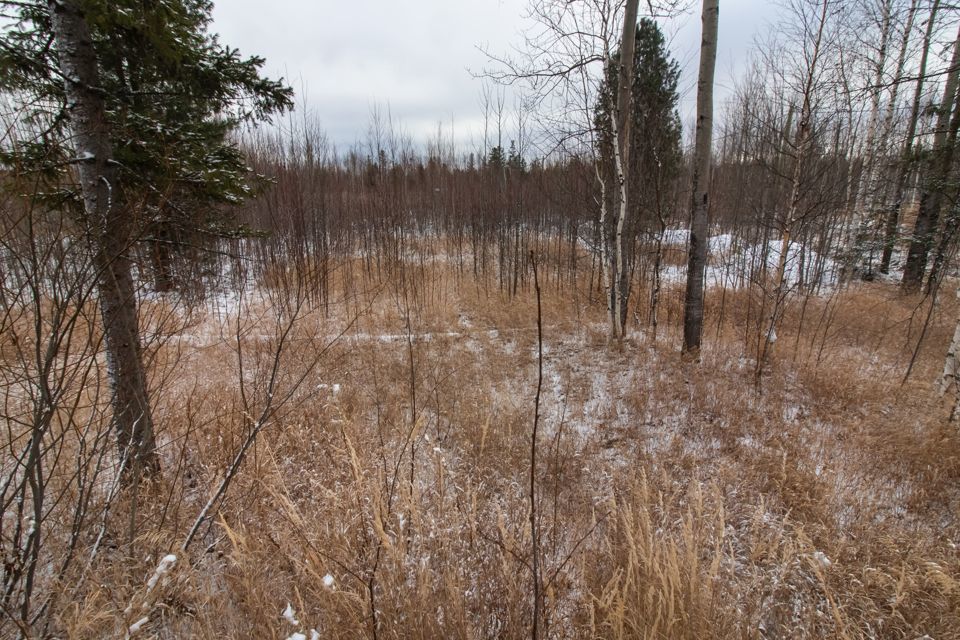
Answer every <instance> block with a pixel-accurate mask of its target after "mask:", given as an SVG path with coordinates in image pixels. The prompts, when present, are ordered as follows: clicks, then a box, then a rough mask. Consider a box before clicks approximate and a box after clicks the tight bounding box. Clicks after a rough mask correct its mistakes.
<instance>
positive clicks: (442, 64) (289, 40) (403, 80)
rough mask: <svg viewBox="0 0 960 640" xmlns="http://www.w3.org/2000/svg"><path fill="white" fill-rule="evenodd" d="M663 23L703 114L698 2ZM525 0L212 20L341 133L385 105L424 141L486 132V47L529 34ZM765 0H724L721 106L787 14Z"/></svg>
mask: <svg viewBox="0 0 960 640" xmlns="http://www.w3.org/2000/svg"><path fill="white" fill-rule="evenodd" d="M695 4H696V5H697V6H695V7H693V8H692V10H691V11H690V12H689V13H687V14H685V15H682V16H679V17H677V18H675V19H673V20H671V21H669V22H668V23H666V24H665V25H664V30H665V32H666V33H667V35H668V37H669V38H670V41H671V49H672V51H673V54H674V56H675V57H676V58H677V59H678V60H679V61H680V63H681V65H682V67H683V76H682V80H681V88H682V90H683V92H684V98H683V102H682V105H681V114H682V116H683V119H684V121H685V122H686V121H688V120H689V119H690V118H691V117H692V113H693V94H694V91H695V86H696V71H697V63H698V55H699V43H700V16H699V2H696V3H695ZM525 7H526V0H392V1H391V0H340V1H330V0H322V1H313V2H311V1H308V0H271V1H270V2H268V3H265V2H263V0H221V1H220V2H217V3H216V6H215V8H214V24H213V27H212V28H213V30H214V31H216V32H218V33H219V34H220V35H221V38H222V41H223V42H224V43H225V44H228V45H230V46H232V47H237V48H239V49H240V51H241V52H242V53H243V54H245V55H252V54H256V55H260V56H263V57H265V58H266V60H267V64H266V72H267V73H268V74H269V75H271V76H283V77H285V78H286V79H287V80H288V81H289V82H291V84H292V85H293V86H294V87H295V88H296V89H297V93H298V100H299V101H300V102H301V103H302V104H305V105H306V106H307V108H309V109H310V111H311V112H313V113H315V114H316V115H317V117H318V118H319V120H320V122H321V124H322V125H323V127H324V129H325V130H326V131H327V133H328V135H329V137H330V139H331V141H333V142H335V143H336V144H337V146H338V147H340V148H345V147H349V146H351V145H352V144H353V143H354V142H357V141H363V139H364V138H365V137H366V132H367V129H368V125H369V121H370V111H371V108H372V107H373V106H374V105H381V106H382V107H384V108H385V107H386V105H388V104H389V108H390V111H391V113H392V115H393V117H394V118H395V119H396V120H397V121H399V122H402V124H403V126H404V128H405V130H406V131H407V132H408V133H409V134H410V135H411V136H413V137H414V138H416V139H418V141H423V140H424V139H425V138H426V137H427V136H429V135H435V133H436V130H437V125H438V123H443V126H444V129H445V135H449V134H450V125H451V121H452V122H453V127H454V130H455V132H456V136H457V138H458V140H459V141H460V142H461V143H469V142H470V141H473V142H474V143H479V141H480V139H481V138H482V116H481V108H480V100H479V93H480V88H481V86H480V81H479V80H477V79H475V78H473V77H472V76H471V75H470V73H469V71H468V69H469V70H474V71H479V70H481V69H483V68H484V67H485V66H488V65H489V63H488V61H487V59H486V57H485V55H484V54H483V53H482V52H481V51H480V50H479V49H478V46H483V47H487V48H489V49H490V50H491V51H498V52H506V51H508V50H509V48H510V47H511V46H512V45H517V44H519V43H520V38H521V36H520V34H521V31H522V29H523V28H524V27H525V26H526V24H527V23H526V22H525V20H524V17H523V16H524V14H525ZM777 11H778V10H777V8H776V5H775V4H774V3H772V2H768V1H766V0H724V1H723V2H721V14H720V30H721V32H720V43H719V55H718V68H717V84H718V88H719V91H718V106H719V102H720V101H722V100H723V98H724V96H725V95H728V91H729V89H730V87H732V85H733V80H734V78H735V76H736V75H737V74H738V73H739V72H740V70H741V69H742V68H743V66H744V64H745V62H746V60H747V56H748V52H749V49H750V46H751V43H752V41H753V39H754V36H755V35H756V34H757V33H758V31H762V30H764V29H765V25H766V24H768V23H769V21H771V20H773V19H774V18H775V17H776V15H777Z"/></svg>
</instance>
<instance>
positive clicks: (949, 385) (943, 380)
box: [938, 287, 960, 422]
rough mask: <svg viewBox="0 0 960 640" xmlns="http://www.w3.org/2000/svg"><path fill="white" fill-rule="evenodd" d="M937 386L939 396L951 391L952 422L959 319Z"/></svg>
mask: <svg viewBox="0 0 960 640" xmlns="http://www.w3.org/2000/svg"><path fill="white" fill-rule="evenodd" d="M957 298H958V299H960V287H958V288H957ZM938 386H939V391H940V395H941V396H943V395H946V393H947V392H948V391H950V390H953V398H952V399H951V401H950V402H951V409H950V421H951V422H953V421H955V420H956V419H957V413H958V409H960V318H958V319H957V326H956V328H955V329H954V332H953V340H951V341H950V348H949V349H947V357H946V358H945V359H944V362H943V373H942V374H941V375H940V383H939V385H938Z"/></svg>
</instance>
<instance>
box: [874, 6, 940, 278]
mask: <svg viewBox="0 0 960 640" xmlns="http://www.w3.org/2000/svg"><path fill="white" fill-rule="evenodd" d="M939 8H940V0H933V5H932V6H931V7H930V17H929V18H928V19H927V28H926V33H925V34H924V37H923V51H922V53H921V54H920V69H919V71H918V73H917V86H916V88H915V89H914V92H913V105H912V106H911V109H910V120H909V121H908V124H907V137H906V140H905V141H904V143H903V152H902V153H901V157H900V165H899V169H898V171H897V177H896V179H895V180H894V191H893V201H892V202H891V204H890V208H889V209H888V211H887V219H886V224H885V225H884V230H883V255H882V256H881V257H880V273H883V274H887V273H890V262H891V261H892V260H893V249H894V247H895V246H896V243H897V231H898V229H899V227H900V209H901V208H903V196H904V193H905V191H906V188H907V179H908V178H909V177H910V170H911V168H912V167H913V141H914V138H915V137H916V135H917V122H918V121H919V119H920V100H921V98H922V97H923V80H924V76H925V75H926V73H927V61H928V60H929V58H930V43H931V41H932V40H933V31H934V28H935V26H936V22H937V11H938V10H939ZM905 48H906V45H904V49H905Z"/></svg>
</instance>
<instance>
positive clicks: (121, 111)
mask: <svg viewBox="0 0 960 640" xmlns="http://www.w3.org/2000/svg"><path fill="white" fill-rule="evenodd" d="M0 4H2V5H4V6H5V7H6V8H7V10H8V11H9V12H10V13H13V14H15V15H16V18H17V19H16V21H15V22H12V23H10V24H8V25H7V26H6V28H5V30H4V32H3V35H2V37H0V89H2V90H4V91H6V92H9V93H12V94H13V95H14V96H15V98H16V99H18V100H20V101H21V102H22V104H23V105H24V107H23V109H22V110H21V117H22V122H21V123H20V124H21V130H23V131H28V132H32V133H33V134H34V135H33V137H32V138H31V139H29V140H22V141H20V143H19V144H17V145H15V146H13V147H9V148H6V149H4V150H3V156H2V158H0V160H2V161H3V162H4V164H5V165H16V166H17V167H19V168H20V169H21V171H22V170H23V169H24V168H26V169H27V170H28V171H32V172H33V173H34V174H35V175H37V176H41V177H42V178H43V180H44V182H45V183H46V184H45V185H44V186H43V188H41V189H37V190H36V195H35V197H36V198H37V199H38V200H40V201H42V203H44V204H45V205H47V207H49V210H50V211H51V213H52V214H53V215H64V216H66V218H67V219H68V220H69V221H70V222H71V224H70V225H69V226H68V227H67V228H71V229H73V232H74V233H75V234H76V236H77V239H78V240H81V241H83V242H84V243H86V244H87V245H89V247H90V254H91V259H92V260H93V261H94V264H95V265H96V266H97V269H98V272H99V276H98V282H97V286H98V290H99V298H100V311H101V319H102V322H103V328H104V336H105V343H106V351H107V361H108V364H109V375H110V379H111V380H110V382H111V386H112V388H113V398H112V402H113V412H114V422H115V424H116V430H117V434H118V444H119V446H120V449H121V453H122V455H123V456H125V457H126V456H129V458H128V459H129V460H132V461H133V462H132V463H131V465H129V467H136V468H138V469H146V470H150V469H156V468H157V466H158V463H157V458H156V454H155V451H154V448H155V447H154V442H155V440H154V434H153V424H152V419H151V414H150V407H149V401H148V400H147V398H148V393H147V389H146V376H145V373H144V367H143V361H142V356H141V350H140V336H139V324H138V319H137V310H136V296H135V293H134V289H135V287H134V283H133V278H132V258H133V255H134V254H133V251H132V248H133V246H134V245H135V243H137V242H138V241H141V240H143V239H145V238H149V239H151V240H152V241H153V243H154V244H155V245H159V246H161V247H165V248H166V247H168V246H169V245H170V244H171V243H175V242H176V240H177V236H178V235H179V234H181V233H182V232H184V231H185V230H193V231H203V232H211V231H212V232H222V231H223V230H226V229H228V228H229V224H228V223H227V222H226V221H225V220H224V218H222V217H220V216H217V215H213V214H212V213H211V212H213V211H215V209H214V207H215V205H217V204H220V203H234V202H238V201H239V200H240V199H242V198H243V197H245V196H247V195H250V193H251V186H250V184H251V183H250V181H249V179H250V177H251V176H250V175H249V172H248V170H247V169H246V164H245V162H244V159H243V156H242V154H241V152H240V150H239V149H238V147H237V146H236V144H234V143H232V142H231V141H230V139H229V136H230V133H231V132H232V131H233V130H234V129H235V128H236V127H237V126H238V125H239V124H241V123H244V122H252V121H256V120H260V119H263V118H266V117H269V115H270V114H272V113H275V112H278V111H282V110H284V109H286V108H288V107H290V106H291V95H292V92H291V90H290V89H289V88H287V87H286V86H285V85H284V84H283V83H282V82H278V81H274V80H267V79H264V78H261V77H260V68H261V67H262V65H263V60H262V59H261V58H257V57H251V58H243V57H241V56H240V54H239V53H238V52H237V51H236V50H235V49H230V48H229V47H225V46H223V45H221V44H220V43H219V41H218V39H217V37H216V36H215V35H213V34H211V33H209V31H208V27H209V25H210V21H211V17H210V12H211V9H212V2H210V1H209V0H165V1H164V2H142V1H140V0H48V1H47V2H29V1H28V2H19V1H18V2H4V1H0ZM129 467H128V468H129Z"/></svg>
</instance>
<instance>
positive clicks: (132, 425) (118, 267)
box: [47, 0, 159, 476]
mask: <svg viewBox="0 0 960 640" xmlns="http://www.w3.org/2000/svg"><path fill="white" fill-rule="evenodd" d="M47 8H48V10H49V12H50V24H51V28H52V35H53V39H54V42H55V45H56V47H57V51H58V54H59V60H60V69H61V71H62V72H63V76H64V87H65V91H66V97H67V104H68V110H69V118H70V126H71V129H72V131H73V136H74V142H75V146H76V152H77V159H76V165H77V171H78V174H79V179H80V188H81V194H82V197H83V209H84V215H85V225H86V230H87V234H88V240H89V242H90V244H91V248H92V252H93V259H94V264H95V266H96V268H97V273H98V283H97V285H98V290H99V304H100V315H101V319H102V322H103V332H104V342H105V344H106V357H107V374H108V376H109V380H110V386H111V391H112V397H111V403H112V406H113V419H114V428H115V429H116V434H117V444H118V446H119V449H120V454H121V457H122V459H123V460H124V461H125V464H124V469H125V472H126V473H133V474H134V476H135V475H137V474H139V473H143V472H146V473H153V472H155V471H157V470H158V469H159V459H158V457H157V452H156V442H155V439H154V432H153V421H152V417H151V414H150V404H149V397H148V394H147V383H146V373H145V371H144V366H143V359H142V356H141V349H140V332H139V321H138V318H137V300H136V295H135V293H134V285H133V277H132V274H131V262H130V258H129V255H128V250H129V245H130V242H131V235H132V229H131V227H132V224H131V220H130V219H129V216H127V215H124V212H123V211H121V209H120V207H119V206H118V204H117V202H118V199H119V198H118V195H119V194H117V193H115V191H114V190H115V189H116V186H117V180H116V165H115V163H114V162H113V160H112V147H111V143H110V135H109V125H108V123H107V117H106V105H105V101H104V98H103V94H102V89H101V88H100V78H99V71H98V69H97V55H96V51H95V50H94V47H93V41H92V39H91V37H90V29H89V27H88V25H87V21H86V18H85V16H84V14H83V12H82V10H81V8H80V4H79V2H77V1H76V0H48V2H47Z"/></svg>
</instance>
